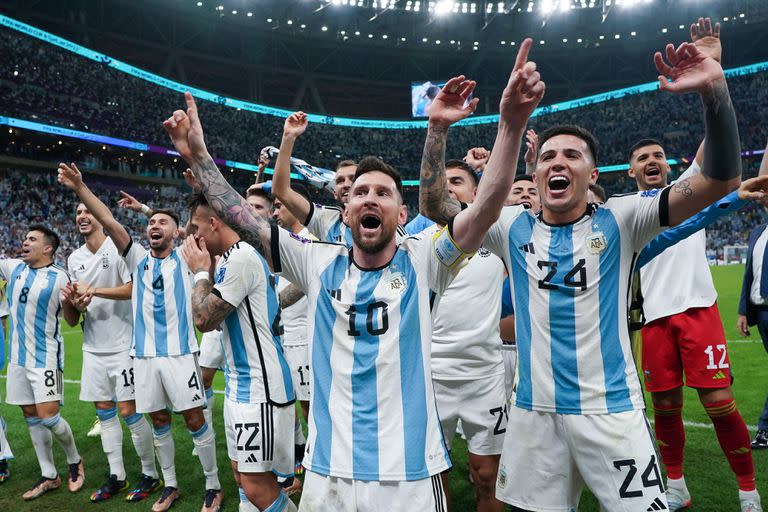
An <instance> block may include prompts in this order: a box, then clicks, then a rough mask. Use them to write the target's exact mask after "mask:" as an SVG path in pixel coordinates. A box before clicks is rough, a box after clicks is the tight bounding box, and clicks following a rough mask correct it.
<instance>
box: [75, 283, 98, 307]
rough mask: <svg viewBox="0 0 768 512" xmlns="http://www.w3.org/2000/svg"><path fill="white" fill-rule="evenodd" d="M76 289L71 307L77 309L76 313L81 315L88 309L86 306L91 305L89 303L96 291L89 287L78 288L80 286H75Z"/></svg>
mask: <svg viewBox="0 0 768 512" xmlns="http://www.w3.org/2000/svg"><path fill="white" fill-rule="evenodd" d="M75 289H76V292H77V293H76V295H75V298H74V300H73V301H72V305H73V306H75V308H77V310H78V311H80V312H81V313H82V312H84V311H86V310H87V309H88V306H90V305H91V301H92V300H93V294H94V292H95V291H96V288H94V287H93V286H89V285H87V284H86V285H84V286H80V284H79V283H78V284H76V285H75Z"/></svg>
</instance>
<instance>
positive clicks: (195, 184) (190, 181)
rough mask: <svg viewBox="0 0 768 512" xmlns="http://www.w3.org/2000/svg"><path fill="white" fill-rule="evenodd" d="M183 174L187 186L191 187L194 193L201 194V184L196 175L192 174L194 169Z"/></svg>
mask: <svg viewBox="0 0 768 512" xmlns="http://www.w3.org/2000/svg"><path fill="white" fill-rule="evenodd" d="M182 174H183V176H184V181H186V182H187V185H189V186H190V188H191V189H192V190H193V191H194V192H200V190H202V187H201V186H200V182H199V181H197V178H195V175H194V174H192V169H189V168H187V170H185V171H184V172H183V173H182Z"/></svg>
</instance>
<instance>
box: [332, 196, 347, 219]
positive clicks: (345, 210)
mask: <svg viewBox="0 0 768 512" xmlns="http://www.w3.org/2000/svg"><path fill="white" fill-rule="evenodd" d="M333 197H336V192H334V193H333ZM341 220H342V221H344V224H346V225H347V226H349V208H344V209H343V210H342V212H341Z"/></svg>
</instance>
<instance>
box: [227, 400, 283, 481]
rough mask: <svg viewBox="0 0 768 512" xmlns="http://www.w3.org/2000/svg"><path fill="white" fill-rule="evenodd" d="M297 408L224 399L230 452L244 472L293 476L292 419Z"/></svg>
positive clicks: (233, 459) (240, 469) (228, 453)
mask: <svg viewBox="0 0 768 512" xmlns="http://www.w3.org/2000/svg"><path fill="white" fill-rule="evenodd" d="M295 416H296V408H295V407H294V406H293V404H291V405H286V406H285V407H276V406H274V405H272V404H269V403H258V404H241V403H238V402H235V401H233V400H230V399H226V400H224V431H225V432H226V437H227V455H229V459H230V460H232V461H235V462H237V470H238V471H239V472H241V473H266V472H269V471H271V472H272V473H274V474H276V475H277V476H278V477H284V478H287V477H290V476H293V469H294V468H293V463H294V447H293V423H294V421H295Z"/></svg>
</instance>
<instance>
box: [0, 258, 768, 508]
mask: <svg viewBox="0 0 768 512" xmlns="http://www.w3.org/2000/svg"><path fill="white" fill-rule="evenodd" d="M742 273H743V267H742V266H730V267H716V268H713V269H712V274H713V277H714V279H715V285H716V287H717V289H718V293H719V296H720V298H719V301H718V303H719V307H720V313H721V316H722V318H723V324H724V326H725V332H726V338H727V339H728V340H729V342H730V341H738V342H737V343H730V344H729V350H730V357H731V366H732V368H733V371H734V374H735V376H736V381H735V383H734V392H735V394H736V400H737V403H738V405H739V409H740V411H741V413H742V416H743V417H744V419H745V420H746V422H747V424H750V425H754V424H755V423H756V422H757V418H758V416H759V415H760V411H761V410H762V406H763V403H764V400H765V395H766V386H765V377H764V376H765V370H764V367H765V364H766V362H768V355H766V353H765V350H764V348H763V345H762V343H760V341H759V336H758V334H757V331H756V329H753V330H752V334H751V336H750V337H749V339H750V340H751V341H745V340H742V338H741V337H740V336H739V335H738V333H737V331H736V327H735V325H736V311H737V306H738V298H739V292H740V290H741V278H742ZM65 332H66V333H67V334H65V342H66V368H65V378H66V379H71V380H79V379H80V368H81V364H82V358H81V352H80V340H81V334H80V333H79V332H77V331H75V330H72V329H70V330H68V331H65ZM761 376H762V377H761ZM0 384H2V386H3V387H4V381H3V382H0ZM214 387H215V388H216V389H218V390H223V389H224V379H223V376H222V375H221V374H218V375H217V376H216V380H215V382H214ZM64 388H65V406H64V407H63V409H62V415H63V416H64V418H66V419H67V421H68V422H69V423H70V425H71V426H72V430H73V432H74V433H75V438H76V440H77V446H78V448H79V450H80V453H81V454H82V456H83V459H84V460H85V470H86V483H85V488H84V489H83V490H82V491H81V492H79V493H78V494H70V493H69V492H68V491H67V490H66V486H62V488H61V489H59V490H57V491H54V492H51V493H49V494H46V495H44V496H43V497H41V498H39V499H37V500H35V501H32V502H23V501H22V500H21V494H22V493H23V492H24V491H26V489H27V488H28V487H29V486H31V485H32V484H33V483H34V482H35V481H36V480H37V478H38V476H39V474H40V473H39V466H38V464H37V460H36V458H35V455H34V451H33V449H32V445H31V442H30V439H29V434H28V432H27V429H26V425H25V423H24V420H23V418H22V415H21V411H20V409H19V408H18V407H16V406H10V405H7V404H4V405H2V406H0V413H2V415H3V416H4V417H5V420H6V421H7V423H8V438H9V441H10V443H11V446H12V448H13V451H14V454H15V455H16V459H15V460H13V461H11V464H10V465H11V475H12V476H11V479H10V480H9V481H8V482H6V483H5V484H3V485H2V486H0V511H19V512H24V511H33V510H34V511H37V510H45V511H46V512H58V511H74V510H81V508H80V507H84V508H85V509H88V508H93V509H94V510H96V509H97V508H98V509H100V510H109V511H116V512H117V511H136V510H149V509H150V507H151V503H152V502H153V501H154V499H155V497H154V496H153V497H151V498H149V499H148V500H147V501H145V502H142V503H126V502H125V501H123V497H124V495H119V496H117V497H115V498H113V499H112V500H110V501H108V502H105V503H100V504H93V503H90V502H89V501H88V497H89V495H90V493H91V491H93V490H94V489H95V488H96V487H97V486H99V485H101V483H103V481H104V480H105V479H106V477H107V473H108V466H107V461H106V457H105V456H104V454H103V452H102V448H101V440H100V438H98V437H97V438H89V437H86V435H85V434H86V432H87V431H88V430H89V428H90V426H91V423H92V422H93V420H94V418H95V413H94V409H93V405H92V404H90V403H85V402H80V401H79V400H78V393H79V385H78V384H74V383H72V384H65V387H64ZM685 399H686V405H685V408H684V411H683V416H684V418H685V420H686V421H687V422H690V423H691V425H689V427H688V428H687V429H686V435H687V444H686V450H685V457H686V459H685V472H686V480H687V482H688V487H689V489H690V491H691V494H692V495H693V503H694V505H693V507H692V510H700V511H718V512H727V511H738V510H739V505H738V498H737V492H738V488H737V486H736V481H735V478H734V476H733V474H732V473H731V470H730V468H729V466H728V463H727V461H726V459H725V457H724V456H723V454H722V452H721V451H720V446H719V445H718V443H717V438H716V437H715V433H714V430H712V428H711V427H710V422H709V418H708V417H707V416H706V414H705V413H704V410H703V408H702V407H701V405H700V404H699V401H698V398H697V396H696V393H695V392H693V391H692V390H690V389H686V392H685ZM222 403H223V396H222V395H217V398H216V405H215V414H214V424H215V428H216V432H217V438H216V447H217V450H218V451H217V454H218V461H219V476H220V479H221V482H222V486H223V488H224V494H225V505H224V508H223V510H226V511H236V510H237V508H238V507H237V503H238V495H237V489H236V487H235V485H234V480H233V478H232V474H231V471H230V464H229V461H228V460H227V456H226V445H225V440H224V436H223V425H222V422H223V419H222ZM649 403H650V402H649ZM173 429H174V439H175V442H176V468H177V473H178V479H179V487H180V489H181V491H182V498H181V500H180V501H178V502H177V503H176V505H175V506H174V508H173V510H179V511H196V510H199V509H200V506H201V502H202V497H203V476H202V470H201V468H200V464H199V462H198V461H197V459H196V458H195V457H193V456H192V440H191V438H190V436H189V434H188V433H187V431H186V428H185V427H184V423H183V421H182V419H181V417H174V420H173ZM123 431H124V438H123V454H124V456H125V463H126V469H127V472H128V478H129V479H130V480H131V481H135V480H136V478H137V477H138V474H139V470H140V467H139V464H138V460H137V457H136V454H135V452H134V449H133V445H132V443H131V439H130V435H129V434H128V431H127V428H123ZM54 455H55V460H56V464H57V467H58V468H59V472H60V474H61V475H62V477H63V476H64V474H65V471H66V461H65V459H64V454H63V452H62V451H61V449H60V448H59V447H58V445H57V444H56V442H54ZM452 457H453V461H454V469H453V471H451V473H450V481H451V485H450V486H451V494H452V496H453V499H452V501H453V510H454V511H456V512H463V511H470V510H473V505H472V504H473V498H472V486H471V484H470V482H469V479H468V472H467V457H466V445H465V444H464V442H463V441H462V440H461V439H457V440H456V441H455V443H454V447H453V451H452ZM754 460H755V469H756V473H757V488H758V490H765V489H768V478H767V477H766V471H765V467H766V462H767V461H768V451H762V452H761V451H758V452H755V453H754ZM764 494H765V495H766V496H768V494H766V493H764ZM155 496H156V495H155ZM579 510H580V511H582V512H592V511H597V510H599V507H598V505H597V503H596V501H595V499H594V498H593V497H592V496H591V495H590V494H589V492H585V493H584V496H583V499H582V502H581V506H580V507H579Z"/></svg>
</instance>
